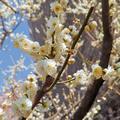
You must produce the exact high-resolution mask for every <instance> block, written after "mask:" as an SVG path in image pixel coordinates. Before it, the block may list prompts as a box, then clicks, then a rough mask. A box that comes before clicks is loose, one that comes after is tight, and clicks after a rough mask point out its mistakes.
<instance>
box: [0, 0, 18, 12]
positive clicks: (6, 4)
mask: <svg viewBox="0 0 120 120" xmlns="http://www.w3.org/2000/svg"><path fill="white" fill-rule="evenodd" d="M0 2H2V3H3V4H4V5H5V6H7V7H8V8H10V9H11V10H12V11H13V12H14V13H17V11H16V10H15V9H14V8H13V7H11V6H10V5H9V4H8V3H7V2H5V1H4V0H0Z"/></svg>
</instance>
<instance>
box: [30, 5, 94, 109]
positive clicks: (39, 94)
mask: <svg viewBox="0 0 120 120" xmlns="http://www.w3.org/2000/svg"><path fill="white" fill-rule="evenodd" d="M93 9H94V7H91V8H90V10H89V12H88V14H87V17H86V19H85V21H84V23H83V25H82V27H81V29H80V31H79V33H78V35H77V36H76V37H75V38H74V41H73V44H72V46H71V50H73V49H74V48H75V45H76V44H77V42H78V40H79V38H80V36H81V34H82V33H83V31H84V28H85V26H86V25H87V23H88V20H89V18H90V16H91V14H92V11H93ZM70 56H71V54H68V55H67V57H66V60H65V62H64V64H63V66H62V68H61V70H60V72H59V73H58V75H57V77H56V79H55V80H54V81H53V78H52V77H51V78H50V76H49V79H48V78H46V81H47V80H49V81H53V82H52V84H49V85H50V86H49V85H46V82H45V84H44V85H43V87H42V89H40V90H38V92H37V95H36V97H35V101H34V104H33V106H32V109H33V108H34V107H35V106H36V105H37V104H38V103H39V101H40V99H41V98H42V97H43V96H44V95H45V94H46V93H47V92H49V91H50V90H51V89H52V88H53V87H54V86H55V85H56V83H57V82H58V81H59V79H60V77H61V74H62V73H63V71H64V69H65V68H66V66H67V64H68V60H69V58H70ZM51 79H52V80H51Z"/></svg>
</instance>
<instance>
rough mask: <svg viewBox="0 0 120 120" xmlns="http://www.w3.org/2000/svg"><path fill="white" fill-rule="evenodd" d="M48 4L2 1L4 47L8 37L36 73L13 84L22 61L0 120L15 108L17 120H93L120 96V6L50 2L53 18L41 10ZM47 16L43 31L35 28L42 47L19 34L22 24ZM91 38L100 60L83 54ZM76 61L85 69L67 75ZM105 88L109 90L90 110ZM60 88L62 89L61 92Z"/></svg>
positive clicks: (108, 1)
mask: <svg viewBox="0 0 120 120" xmlns="http://www.w3.org/2000/svg"><path fill="white" fill-rule="evenodd" d="M45 2H46V3H47V2H48V1H47V0H36V1H33V0H21V1H19V0H0V6H1V11H0V18H1V27H0V31H1V32H0V34H1V38H0V39H1V46H2V44H3V42H4V40H5V38H6V37H7V36H9V37H10V38H11V40H12V42H13V44H14V47H15V48H18V49H21V50H22V51H24V52H25V53H27V54H28V55H30V56H31V57H32V59H33V61H34V64H33V73H32V74H28V77H27V78H26V80H23V81H22V82H20V81H16V80H15V78H14V74H15V72H16V70H22V68H23V66H22V64H21V63H22V61H19V62H18V64H17V65H16V66H15V67H14V68H15V70H14V74H13V77H12V80H11V83H10V84H9V86H8V88H7V89H6V90H5V93H4V94H6V99H5V100H6V101H3V103H2V104H1V108H0V118H1V119H3V120H4V119H8V118H9V117H8V116H7V111H8V109H10V108H11V109H12V111H14V115H11V116H10V117H11V119H14V120H15V119H18V118H20V119H22V120H24V119H27V120H30V119H36V120H44V119H46V118H47V119H50V120H51V119H55V120H59V119H61V120H63V119H73V120H82V119H84V120H85V119H90V120H91V119H94V116H95V115H96V114H97V113H99V111H100V110H101V103H102V101H104V100H105V98H106V95H107V92H108V91H109V90H112V91H114V92H115V93H117V94H118V95H120V93H119V89H118V88H119V87H118V86H119V79H120V75H119V74H120V62H119V58H120V53H119V51H120V40H119V39H120V36H119V33H120V30H119V26H120V17H119V12H120V7H119V4H120V3H119V1H117V0H100V1H96V0H92V1H89V0H84V1H83V0H78V1H74V0H57V1H51V3H50V4H49V5H50V11H51V12H50V16H45V15H44V11H43V9H42V6H43V5H44V3H45ZM49 5H48V6H49ZM43 15H44V26H42V27H41V29H38V28H35V31H36V32H37V34H40V32H41V31H42V33H43V34H44V38H42V39H44V42H43V44H42V45H40V44H39V42H37V41H32V40H31V39H30V38H28V37H27V36H26V35H25V34H19V33H18V34H15V33H14V31H15V29H17V27H18V26H19V24H20V23H21V22H22V21H23V20H30V21H34V22H35V21H36V20H38V19H40V18H41V17H42V16H43ZM69 16H72V18H70V17H69ZM70 19H71V22H67V21H68V20H70ZM68 23H69V24H68ZM86 36H87V39H88V40H89V44H90V45H91V47H93V48H96V49H99V53H100V57H99V58H100V59H95V60H94V61H90V60H89V59H88V58H87V56H84V55H83V54H82V51H80V49H81V48H82V47H83V46H84V44H85V39H86V38H85V37H86ZM40 40H41V38H40ZM113 40H114V41H113ZM89 52H90V51H89ZM93 54H94V53H93ZM75 56H79V57H80V60H82V62H83V64H81V65H79V64H77V66H79V69H78V70H76V71H75V72H74V73H72V74H68V71H69V69H71V68H70V66H72V65H73V66H74V64H75V62H76V59H75ZM103 83H106V85H107V87H106V88H107V90H106V91H105V92H102V94H101V95H100V97H99V102H98V103H96V105H95V106H93V107H92V108H91V106H92V105H93V103H94V101H95V99H97V98H96V96H97V95H98V93H99V89H100V88H101V86H102V85H103ZM59 86H62V88H63V89H59V92H57V90H58V88H59ZM56 93H57V94H56ZM61 93H62V94H61ZM80 94H83V95H82V97H81V95H80ZM97 100H98V99H97ZM35 116H37V118H35Z"/></svg>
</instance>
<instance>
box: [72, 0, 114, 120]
mask: <svg viewBox="0 0 120 120" xmlns="http://www.w3.org/2000/svg"><path fill="white" fill-rule="evenodd" d="M102 22H103V32H104V37H103V45H102V55H101V58H100V66H102V67H103V68H106V67H107V66H108V64H109V59H110V54H111V50H112V43H113V36H112V33H111V31H112V30H111V20H110V16H109V0H102ZM103 82H104V81H103V80H102V79H99V80H94V81H92V83H91V84H90V85H89V86H88V89H87V91H86V94H85V96H84V98H83V99H82V100H81V104H80V106H79V108H78V109H77V111H76V112H75V114H74V116H73V120H82V119H83V117H84V116H85V115H86V114H87V112H88V111H89V110H90V108H91V106H92V104H93V103H94V100H95V98H96V96H97V94H98V91H99V89H100V87H101V86H102V84H103Z"/></svg>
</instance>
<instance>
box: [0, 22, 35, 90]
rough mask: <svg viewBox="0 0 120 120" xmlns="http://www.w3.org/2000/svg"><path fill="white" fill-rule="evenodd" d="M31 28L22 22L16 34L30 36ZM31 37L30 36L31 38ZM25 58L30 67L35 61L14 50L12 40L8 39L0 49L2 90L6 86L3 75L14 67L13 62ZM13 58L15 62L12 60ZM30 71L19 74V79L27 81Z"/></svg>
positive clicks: (0, 83) (0, 81)
mask: <svg viewBox="0 0 120 120" xmlns="http://www.w3.org/2000/svg"><path fill="white" fill-rule="evenodd" d="M28 29H29V26H28V24H27V22H26V21H24V22H22V23H21V24H20V25H19V27H18V28H17V29H16V31H15V33H24V34H26V35H28V36H29V31H28ZM29 37H30V36H29ZM21 56H23V57H24V58H25V65H26V66H28V65H29V64H31V63H32V62H33V61H32V59H31V57H30V56H28V55H27V54H26V53H24V52H22V51H21V50H19V49H17V48H14V47H13V43H12V42H11V40H10V38H7V39H6V40H5V42H4V44H3V47H2V49H0V88H1V87H2V86H3V85H4V81H5V77H6V76H4V74H2V73H3V72H4V71H5V70H7V69H8V67H9V66H12V65H14V62H13V61H17V60H18V59H20V57H21ZM11 58H13V60H12V59H11ZM30 72H31V71H30V70H25V71H23V72H20V73H18V74H17V79H18V80H19V79H25V78H26V76H27V74H28V73H30Z"/></svg>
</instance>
